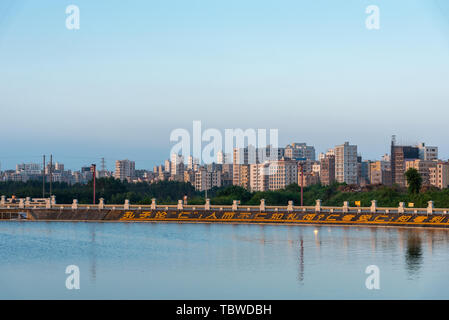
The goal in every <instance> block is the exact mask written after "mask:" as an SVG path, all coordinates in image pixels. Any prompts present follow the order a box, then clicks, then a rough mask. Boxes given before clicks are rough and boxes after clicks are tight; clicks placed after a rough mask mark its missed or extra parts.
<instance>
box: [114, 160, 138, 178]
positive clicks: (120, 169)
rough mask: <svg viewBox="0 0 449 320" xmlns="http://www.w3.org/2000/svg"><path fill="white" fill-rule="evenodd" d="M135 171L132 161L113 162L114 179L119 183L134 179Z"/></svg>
mask: <svg viewBox="0 0 449 320" xmlns="http://www.w3.org/2000/svg"><path fill="white" fill-rule="evenodd" d="M135 171H136V164H135V162H134V161H130V160H128V159H126V160H117V161H115V173H114V178H115V179H119V180H121V181H124V180H129V179H132V178H134V176H135Z"/></svg>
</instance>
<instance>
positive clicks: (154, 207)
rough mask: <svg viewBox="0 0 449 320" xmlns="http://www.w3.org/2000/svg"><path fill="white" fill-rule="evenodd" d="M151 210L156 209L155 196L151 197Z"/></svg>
mask: <svg viewBox="0 0 449 320" xmlns="http://www.w3.org/2000/svg"><path fill="white" fill-rule="evenodd" d="M151 210H156V198H153V199H151Z"/></svg>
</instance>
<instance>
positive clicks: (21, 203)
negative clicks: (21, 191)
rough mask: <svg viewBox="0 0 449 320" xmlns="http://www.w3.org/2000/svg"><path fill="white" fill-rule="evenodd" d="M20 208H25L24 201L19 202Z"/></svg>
mask: <svg viewBox="0 0 449 320" xmlns="http://www.w3.org/2000/svg"><path fill="white" fill-rule="evenodd" d="M19 208H25V202H24V201H23V199H20V200H19Z"/></svg>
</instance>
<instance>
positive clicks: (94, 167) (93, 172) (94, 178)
mask: <svg viewBox="0 0 449 320" xmlns="http://www.w3.org/2000/svg"><path fill="white" fill-rule="evenodd" d="M90 171H92V182H93V186H94V204H95V180H96V177H97V165H95V164H92V166H91V167H90Z"/></svg>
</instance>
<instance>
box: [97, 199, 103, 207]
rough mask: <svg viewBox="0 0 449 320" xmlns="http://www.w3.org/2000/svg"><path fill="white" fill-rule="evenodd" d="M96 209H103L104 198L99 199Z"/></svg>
mask: <svg viewBox="0 0 449 320" xmlns="http://www.w3.org/2000/svg"><path fill="white" fill-rule="evenodd" d="M98 209H104V198H100V202H99V203H98Z"/></svg>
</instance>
